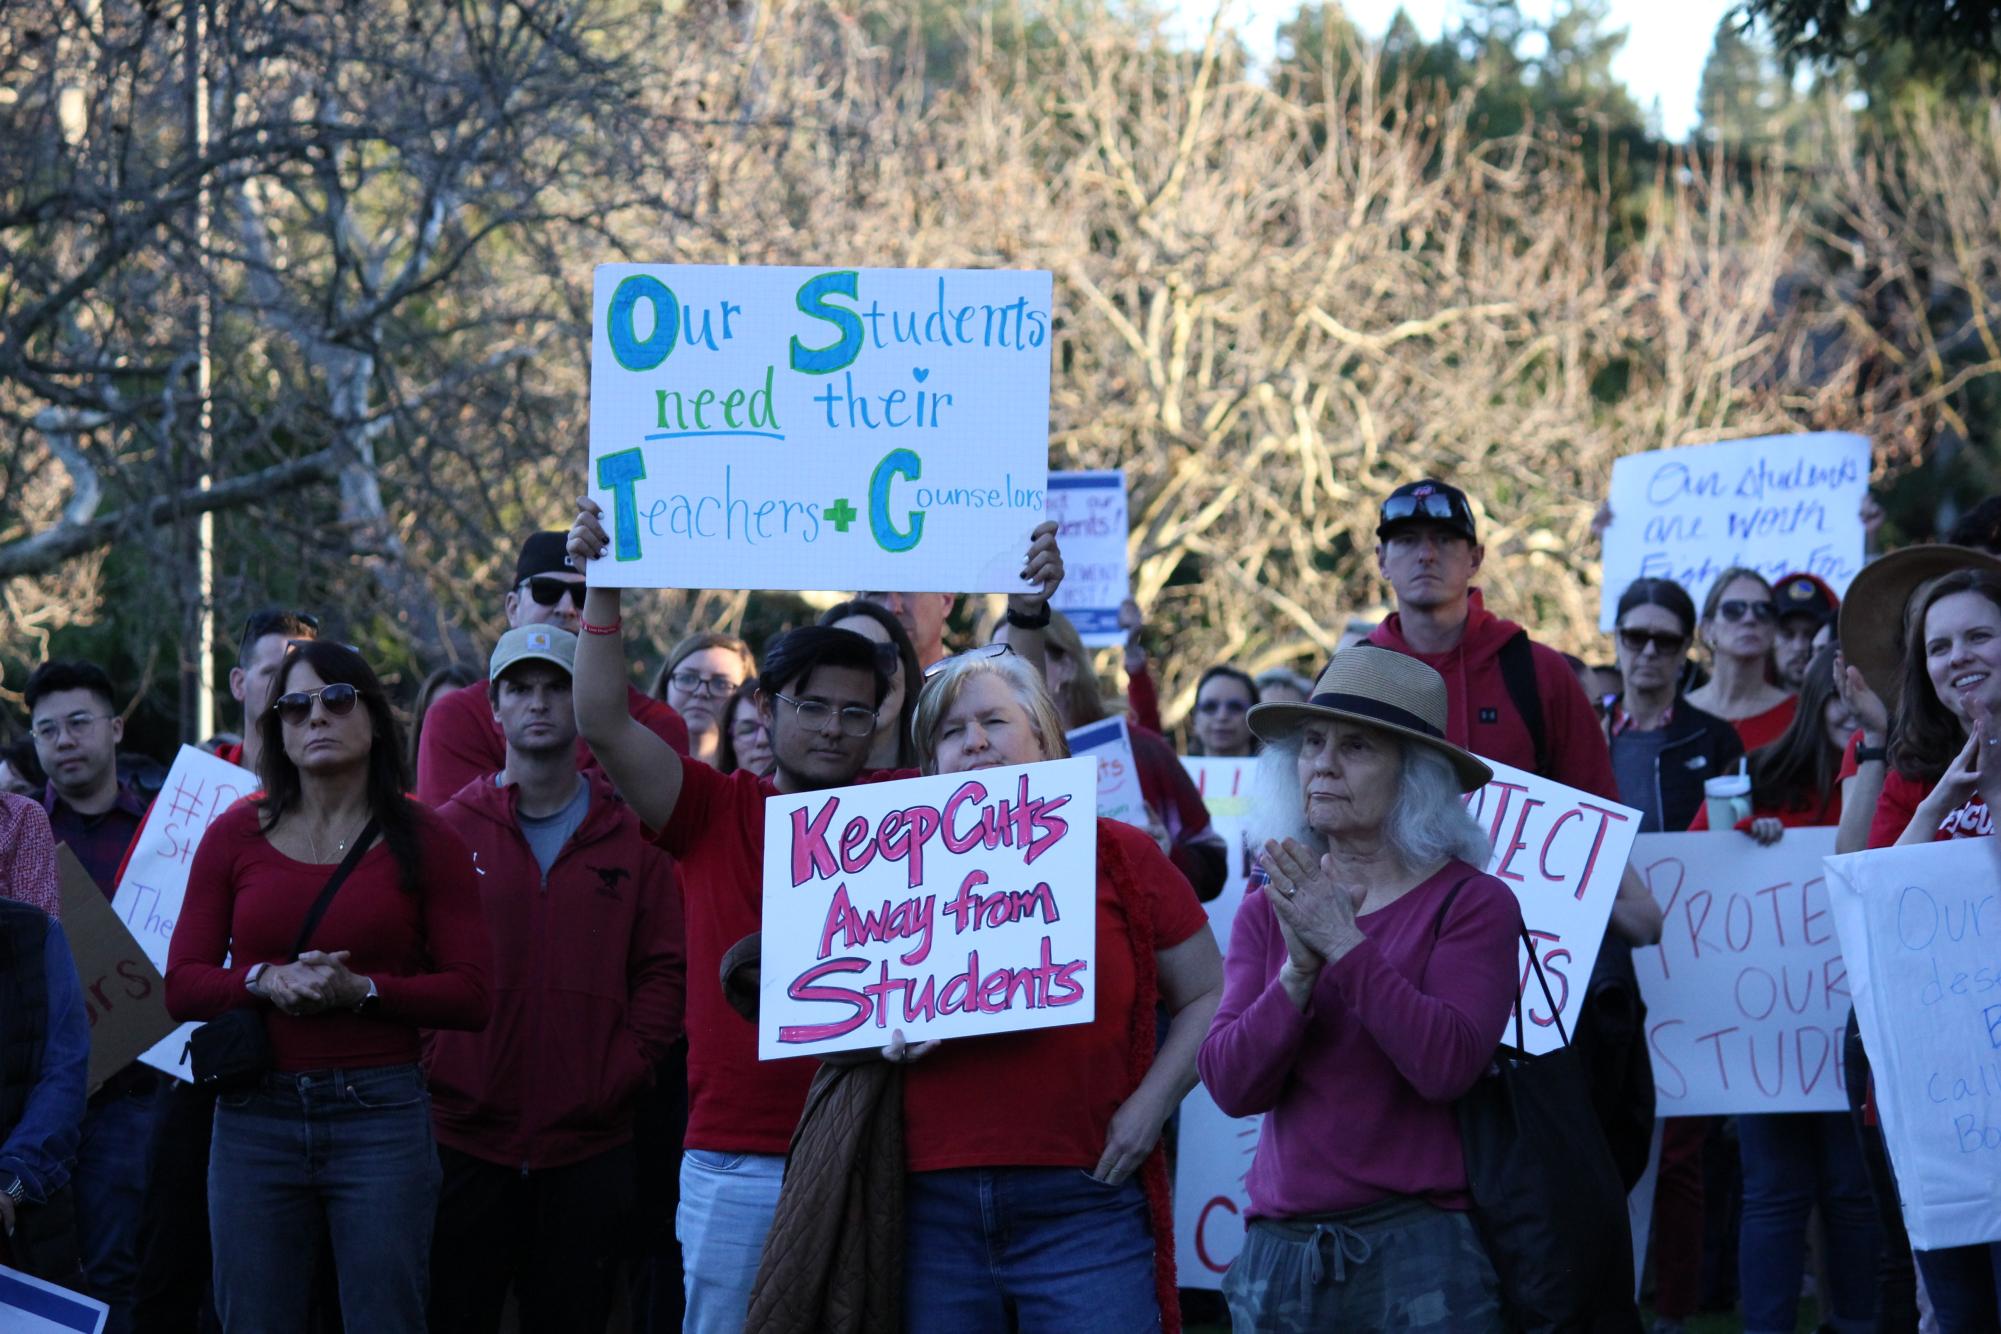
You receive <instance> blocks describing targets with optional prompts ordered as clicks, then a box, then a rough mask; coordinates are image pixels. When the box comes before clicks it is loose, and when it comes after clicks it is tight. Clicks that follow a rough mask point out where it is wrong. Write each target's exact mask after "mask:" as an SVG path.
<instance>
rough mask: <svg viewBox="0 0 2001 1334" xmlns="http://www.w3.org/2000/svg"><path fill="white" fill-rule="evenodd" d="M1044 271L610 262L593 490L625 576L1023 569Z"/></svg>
mask: <svg viewBox="0 0 2001 1334" xmlns="http://www.w3.org/2000/svg"><path fill="white" fill-rule="evenodd" d="M1050 302H1051V286H1050V279H1049V275H1048V274H1047V273H1041V272H1010V271H1004V270H992V271H976V270H961V269H818V268H723V267H714V266H683V265H661V264H603V265H599V266H598V269H597V275H596V291H595V295H594V301H593V309H594V315H593V319H592V323H591V417H590V475H589V487H590V494H591V498H592V499H593V500H595V501H597V503H598V504H599V505H600V506H602V507H603V510H604V517H605V529H606V531H607V533H609V534H610V537H611V553H610V557H609V558H608V559H605V560H597V561H592V562H591V564H590V579H591V582H592V583H594V584H601V585H607V586H612V587H621V588H656V587H667V588H842V589H892V590H902V591H906V592H912V591H924V590H932V589H946V590H949V591H952V592H975V593H997V592H998V593H1005V592H1014V591H1018V590H1019V589H1020V588H1021V587H1022V583H1021V578H1020V576H1021V565H1022V555H1023V553H1024V552H1025V551H1026V550H1027V549H1028V534H1029V532H1030V531H1031V530H1032V529H1034V527H1035V525H1036V524H1038V523H1040V522H1041V521H1042V514H1043V504H1044V499H1045V496H1044V493H1045V491H1046V490H1047V486H1048V482H1047V479H1048V472H1049V360H1050V344H1051V309H1050Z"/></svg>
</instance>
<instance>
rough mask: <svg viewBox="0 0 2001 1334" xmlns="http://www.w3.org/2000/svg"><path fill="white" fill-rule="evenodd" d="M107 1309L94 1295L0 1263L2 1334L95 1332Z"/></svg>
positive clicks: (78, 1333) (103, 1319)
mask: <svg viewBox="0 0 2001 1334" xmlns="http://www.w3.org/2000/svg"><path fill="white" fill-rule="evenodd" d="M110 1310H111V1308H110V1307H108V1306H106V1305H105V1304H104V1303H103V1302H100V1301H98V1300H96V1299H95V1298H92V1297H83V1296H79V1295H78V1294H76V1293H74V1292H71V1291H70V1290H69V1289H68V1288H59V1287H57V1286H56V1285H55V1284H53V1283H44V1282H43V1281H42V1280H41V1279H38V1278H31V1277H30V1276H28V1275H27V1274H24V1273H22V1272H21V1271H20V1270H18V1269H9V1268H8V1267H7V1266H6V1265H0V1330H5V1331H6V1334H98V1331H100V1330H102V1329H103V1328H104V1321H105V1317H106V1316H107V1315H108V1314H109V1313H110Z"/></svg>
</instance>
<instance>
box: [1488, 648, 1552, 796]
mask: <svg viewBox="0 0 2001 1334" xmlns="http://www.w3.org/2000/svg"><path fill="white" fill-rule="evenodd" d="M1499 659H1500V667H1501V684H1502V685H1504V686H1506V687H1507V688H1508V698H1509V699H1510V700H1512V701H1514V705H1515V712H1516V713H1518V714H1520V715H1521V719H1522V726H1524V727H1526V728H1528V729H1529V739H1530V740H1531V741H1533V742H1534V743H1535V771H1536V772H1537V773H1539V774H1541V775H1542V776H1543V777H1545V778H1547V777H1549V743H1548V742H1547V741H1546V740H1545V739H1544V736H1543V730H1544V729H1543V716H1542V690H1541V688H1540V687H1539V686H1538V685H1537V684H1536V676H1535V654H1534V653H1533V652H1532V651H1531V650H1530V648H1529V632H1528V631H1526V630H1517V631H1515V632H1514V633H1513V634H1512V635H1509V636H1508V640H1507V642H1506V643H1505V644H1502V645H1501V652H1500V655H1499Z"/></svg>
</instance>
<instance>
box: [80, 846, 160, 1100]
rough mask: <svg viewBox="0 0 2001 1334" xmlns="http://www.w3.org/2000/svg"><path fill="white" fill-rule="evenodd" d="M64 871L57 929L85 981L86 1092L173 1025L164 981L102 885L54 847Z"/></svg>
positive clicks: (130, 1060) (121, 1066)
mask: <svg viewBox="0 0 2001 1334" xmlns="http://www.w3.org/2000/svg"><path fill="white" fill-rule="evenodd" d="M56 867H57V871H58V873H59V874H60V876H61V878H62V892H63V935H64V936H66V937H68V939H69V952H70V958H71V959H73V960H74V961H75V962H76V976H77V981H78V982H79V983H80V984H81V985H82V987H83V1007H84V1010H85V1011H86V1012H87V1013H88V1014H89V1016H90V1076H89V1083H90V1089H91V1091H92V1092H96V1091H97V1088H98V1086H99V1085H101V1084H102V1083H104V1081H105V1080H107V1079H109V1078H111V1076H113V1075H115V1074H117V1073H118V1072H119V1071H120V1070H123V1069H124V1068H125V1067H126V1066H127V1065H130V1064H131V1063H132V1062H133V1061H136V1060H138V1059H139V1058H140V1057H141V1056H142V1055H144V1054H145V1053H146V1052H147V1051H149V1050H150V1049H151V1048H152V1046H153V1044H154V1043H156V1042H158V1041H159V1040H160V1039H161V1038H164V1037H165V1036H167V1034H169V1033H171V1032H173V1031H174V1021H173V1020H172V1019H171V1018H169V1017H168V1015H167V984H166V982H165V980H164V979H162V978H161V976H160V970H159V969H158V968H156V967H155V966H154V965H153V961H152V960H151V959H149V958H147V957H146V951H144V950H143V949H140V948H139V942H138V941H136V940H134V939H133V938H132V933H131V932H130V931H127V930H126V929H125V923H124V922H122V921H120V920H119V918H118V914H117V913H116V912H114V911H113V910H112V907H111V905H110V904H109V903H107V902H105V899H104V893H103V891H101V890H99V889H98V887H97V882H96V881H95V880H92V879H91V878H90V872H88V871H86V870H84V869H83V863H82V862H80V861H78V860H77V859H76V854H75V853H73V852H71V851H70V850H69V845H67V844H60V845H58V846H57V848H56Z"/></svg>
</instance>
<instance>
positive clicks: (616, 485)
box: [598, 449, 646, 560]
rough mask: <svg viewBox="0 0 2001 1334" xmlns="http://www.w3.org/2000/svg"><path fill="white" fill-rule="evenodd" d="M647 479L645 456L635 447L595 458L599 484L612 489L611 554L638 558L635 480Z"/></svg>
mask: <svg viewBox="0 0 2001 1334" xmlns="http://www.w3.org/2000/svg"><path fill="white" fill-rule="evenodd" d="M644 480H646V456H645V455H644V454H642V453H641V452H640V451H639V450H636V449H625V450H620V451H619V452H618V453H616V454H607V455H605V456H604V457H603V458H601V459H599V460H598V485H599V486H601V487H603V488H605V489H606V490H607V491H609V492H611V546H612V555H613V556H615V557H616V558H617V559H619V560H638V559H639V501H638V499H637V498H636V497H635V495H634V494H633V487H634V485H635V484H636V483H638V482H642V481H644Z"/></svg>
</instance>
